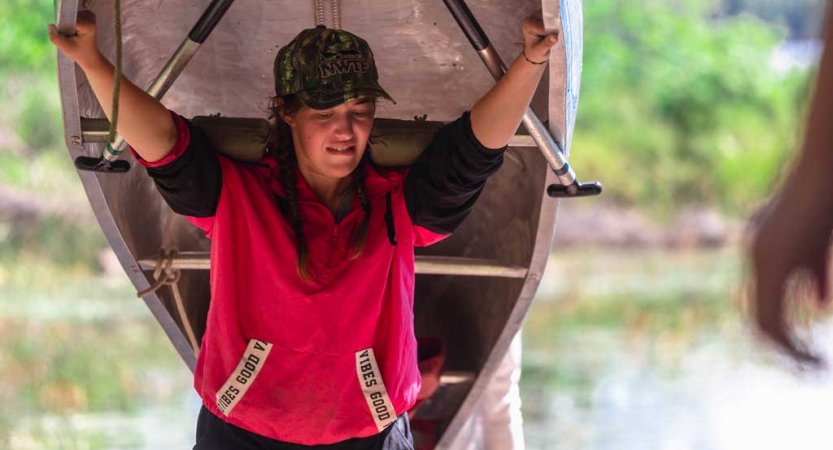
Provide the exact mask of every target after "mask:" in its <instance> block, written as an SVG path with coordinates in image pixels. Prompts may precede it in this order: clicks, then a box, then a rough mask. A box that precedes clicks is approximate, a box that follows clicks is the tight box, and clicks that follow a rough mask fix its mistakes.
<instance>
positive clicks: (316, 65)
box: [274, 25, 396, 109]
mask: <svg viewBox="0 0 833 450" xmlns="http://www.w3.org/2000/svg"><path fill="white" fill-rule="evenodd" d="M274 72H275V92H276V93H277V95H278V96H279V97H283V96H285V95H290V94H296V95H298V97H299V98H300V99H301V101H302V102H304V104H306V105H307V106H309V107H310V108H313V109H327V108H332V107H334V106H338V105H340V104H342V103H344V102H346V101H349V100H353V99H356V98H359V97H382V98H386V99H388V100H390V101H391V102H393V103H396V102H394V101H393V99H392V98H391V97H390V95H388V93H387V92H385V90H384V89H382V87H381V86H379V74H378V72H376V63H375V62H374V61H373V52H371V51H370V46H369V45H367V42H366V41H365V40H364V39H362V38H360V37H358V36H356V35H355V34H352V33H348V32H347V31H343V30H334V29H331V28H326V27H324V26H323V25H319V26H317V27H315V28H310V29H307V30H304V31H302V32H300V33H299V34H298V36H296V37H295V39H293V40H292V42H290V43H289V44H287V45H286V46H284V47H283V48H281V49H280V51H279V52H278V56H277V57H276V58H275V66H274Z"/></svg>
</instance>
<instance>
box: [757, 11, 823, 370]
mask: <svg viewBox="0 0 833 450" xmlns="http://www.w3.org/2000/svg"><path fill="white" fill-rule="evenodd" d="M832 16H833V5H830V6H828V14H827V23H826V25H827V27H826V32H825V38H824V53H823V54H822V57H821V63H820V65H819V71H818V77H817V80H816V89H815V97H814V99H813V102H812V106H811V108H810V114H809V118H808V121H807V128H806V134H805V140H804V147H803V150H802V152H801V154H800V155H799V156H798V159H797V160H796V162H795V166H794V167H793V169H792V172H791V173H790V175H789V177H788V178H787V180H786V182H785V184H784V186H783V188H782V190H781V191H780V192H779V193H778V194H777V195H776V197H775V198H774V199H773V201H772V203H771V204H770V206H769V207H768V208H767V210H766V212H765V213H764V215H763V218H762V221H761V223H760V226H759V228H758V229H757V231H756V232H755V235H754V240H753V242H752V248H751V255H752V263H753V270H754V289H755V293H754V302H755V305H754V307H755V318H756V321H757V325H758V327H759V328H760V330H761V331H762V332H763V333H764V335H765V336H766V337H768V338H769V339H771V340H772V341H773V342H774V343H775V344H777V345H778V346H779V347H780V348H781V349H783V350H785V351H786V352H787V353H788V354H789V355H790V356H792V357H793V358H794V359H795V360H797V361H799V362H802V363H811V364H813V363H819V362H820V361H821V360H820V358H819V357H818V356H816V355H814V354H813V353H812V352H810V351H809V350H808V349H807V348H806V347H804V346H803V345H802V344H801V343H800V342H798V341H797V340H796V339H795V337H794V336H793V333H792V332H791V330H790V327H789V323H788V322H787V318H786V309H787V307H786V306H787V304H786V302H787V301H790V299H786V298H785V297H784V295H785V294H786V292H785V282H786V281H787V279H788V277H789V276H790V274H792V273H794V272H796V271H798V270H802V269H803V270H806V271H808V272H809V273H810V274H811V276H812V278H813V280H814V282H815V287H816V288H817V293H818V295H819V299H820V300H821V301H826V300H828V296H829V290H828V267H829V250H830V235H831V230H832V229H833V126H831V123H830V120H831V118H833V27H831V25H833V17H832Z"/></svg>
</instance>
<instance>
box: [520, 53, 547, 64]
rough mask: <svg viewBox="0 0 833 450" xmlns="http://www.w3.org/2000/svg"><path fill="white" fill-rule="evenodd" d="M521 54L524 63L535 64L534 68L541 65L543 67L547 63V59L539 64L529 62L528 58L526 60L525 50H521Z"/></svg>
mask: <svg viewBox="0 0 833 450" xmlns="http://www.w3.org/2000/svg"><path fill="white" fill-rule="evenodd" d="M521 54H522V55H524V59H525V60H526V62H528V63H530V64H535V65H536V66H541V65H544V64H546V63H547V61H549V59H545V60H543V61H541V62H535V61H533V60H531V59H529V58H527V57H526V50H521Z"/></svg>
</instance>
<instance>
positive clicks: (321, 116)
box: [315, 114, 333, 119]
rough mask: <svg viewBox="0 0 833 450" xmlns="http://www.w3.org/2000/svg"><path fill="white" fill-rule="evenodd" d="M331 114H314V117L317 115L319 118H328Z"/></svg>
mask: <svg viewBox="0 0 833 450" xmlns="http://www.w3.org/2000/svg"><path fill="white" fill-rule="evenodd" d="M332 116H333V115H332V114H316V115H315V117H317V118H319V119H329V118H330V117H332Z"/></svg>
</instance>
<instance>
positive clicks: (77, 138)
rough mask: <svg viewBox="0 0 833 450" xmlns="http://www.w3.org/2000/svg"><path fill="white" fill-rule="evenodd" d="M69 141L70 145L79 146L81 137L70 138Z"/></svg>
mask: <svg viewBox="0 0 833 450" xmlns="http://www.w3.org/2000/svg"><path fill="white" fill-rule="evenodd" d="M69 141H70V142H72V145H81V136H70V137H69Z"/></svg>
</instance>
